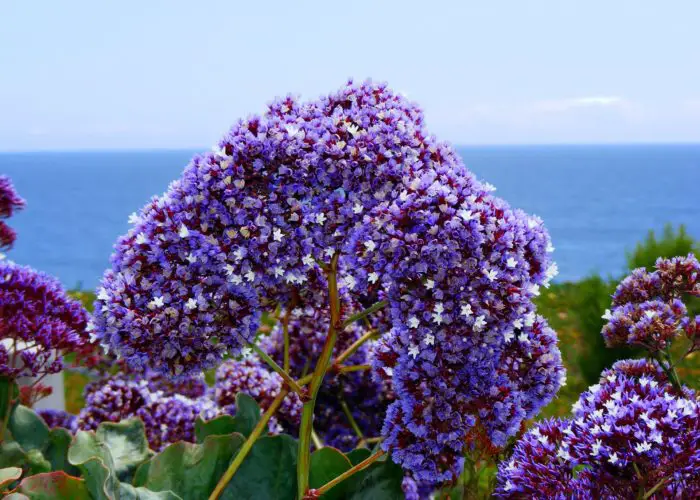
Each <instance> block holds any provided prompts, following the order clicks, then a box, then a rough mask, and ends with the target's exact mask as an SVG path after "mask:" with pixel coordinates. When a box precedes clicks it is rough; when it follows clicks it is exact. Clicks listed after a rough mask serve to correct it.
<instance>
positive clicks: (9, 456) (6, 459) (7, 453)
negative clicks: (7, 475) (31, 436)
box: [0, 441, 27, 467]
mask: <svg viewBox="0 0 700 500" xmlns="http://www.w3.org/2000/svg"><path fill="white" fill-rule="evenodd" d="M26 461H27V454H26V452H25V451H24V450H23V449H22V447H21V446H20V445H19V443H18V442H17V441H4V442H3V443H0V467H22V466H24V464H25V463H26Z"/></svg>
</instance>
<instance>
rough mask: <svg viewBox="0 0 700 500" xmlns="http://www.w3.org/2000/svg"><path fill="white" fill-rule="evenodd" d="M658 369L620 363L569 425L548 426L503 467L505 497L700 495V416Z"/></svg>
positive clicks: (691, 397) (691, 398)
mask: <svg viewBox="0 0 700 500" xmlns="http://www.w3.org/2000/svg"><path fill="white" fill-rule="evenodd" d="M699 408H700V407H699V406H698V402H697V399H696V395H695V393H694V392H693V391H692V390H690V389H687V388H684V390H683V394H682V395H679V394H677V392H676V391H675V390H674V389H673V388H672V386H671V385H670V384H669V383H668V381H667V380H666V376H665V375H664V374H663V371H662V370H661V369H660V367H659V366H658V365H657V364H655V363H652V362H650V361H646V360H640V361H623V362H618V363H617V364H616V365H614V366H613V367H612V368H611V369H609V370H606V371H605V372H603V374H602V376H601V380H600V383H598V384H596V385H593V386H591V387H590V388H589V390H588V391H586V392H584V393H583V394H582V395H581V397H580V399H579V400H578V402H577V403H575V404H574V406H573V417H572V419H571V420H562V421H558V420H557V421H546V422H543V423H540V424H539V425H537V426H536V427H534V428H533V429H531V430H530V431H529V432H528V433H527V434H526V435H525V436H524V437H523V439H522V440H521V441H520V442H519V443H518V444H517V445H516V448H515V451H514V453H513V456H512V457H511V459H510V460H509V461H508V462H507V463H504V464H502V465H501V467H500V468H499V476H498V488H497V491H496V493H497V495H498V496H499V497H502V498H521V497H528V498H630V497H632V498H634V497H636V495H637V494H638V493H639V492H640V491H642V492H649V491H651V490H652V489H653V488H655V487H656V490H654V491H656V495H655V496H654V497H655V498H668V497H670V498H694V497H695V496H696V495H697V494H698V493H700V451H699V446H700V410H699Z"/></svg>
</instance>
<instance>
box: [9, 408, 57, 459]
mask: <svg viewBox="0 0 700 500" xmlns="http://www.w3.org/2000/svg"><path fill="white" fill-rule="evenodd" d="M7 428H8V429H10V432H11V433H12V437H13V438H14V439H15V441H17V442H18V443H19V445H20V446H21V447H22V448H24V450H25V451H30V450H39V451H42V450H43V449H44V448H45V447H46V445H47V444H48V438H49V428H48V426H47V425H46V422H44V419H42V418H41V417H40V416H39V415H37V414H36V413H34V412H33V411H32V410H30V409H29V408H27V407H26V406H22V405H18V406H16V407H15V409H14V411H13V412H12V415H10V421H9V422H8V425H7Z"/></svg>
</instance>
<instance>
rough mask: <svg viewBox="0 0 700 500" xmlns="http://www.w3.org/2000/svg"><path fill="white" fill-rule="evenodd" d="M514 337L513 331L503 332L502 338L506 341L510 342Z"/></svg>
mask: <svg viewBox="0 0 700 500" xmlns="http://www.w3.org/2000/svg"><path fill="white" fill-rule="evenodd" d="M514 338H515V334H514V333H513V332H506V333H504V334H503V340H505V342H506V343H508V342H510V341H511V340H513V339H514Z"/></svg>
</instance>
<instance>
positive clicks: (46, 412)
mask: <svg viewBox="0 0 700 500" xmlns="http://www.w3.org/2000/svg"><path fill="white" fill-rule="evenodd" d="M36 412H37V413H38V414H39V416H40V417H41V418H42V419H43V420H44V422H46V425H48V426H49V429H54V428H56V427H63V428H64V429H68V430H69V431H70V432H75V431H76V430H77V427H78V425H77V424H78V418H77V416H76V415H73V414H72V413H68V412H66V411H64V410H54V409H49V408H41V409H39V410H37V411H36Z"/></svg>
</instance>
